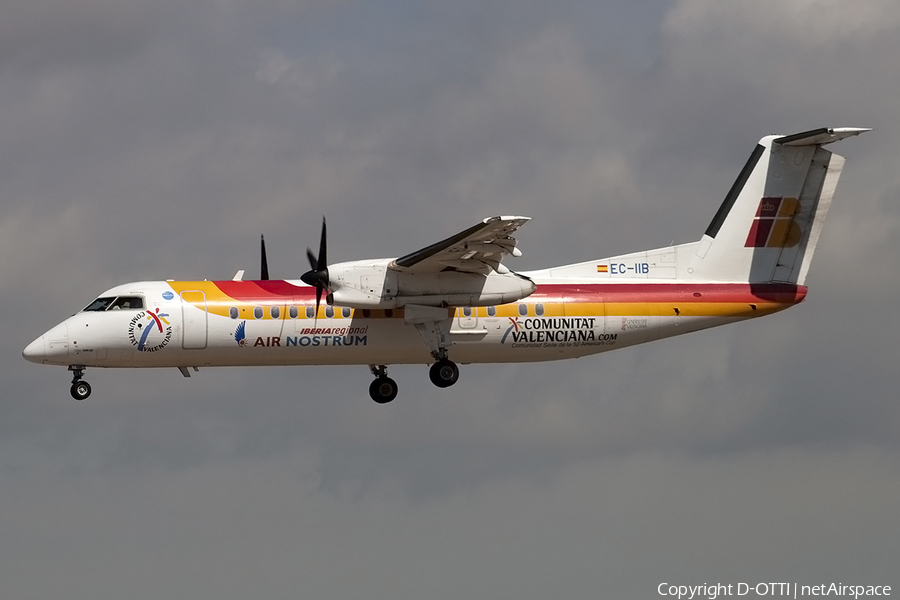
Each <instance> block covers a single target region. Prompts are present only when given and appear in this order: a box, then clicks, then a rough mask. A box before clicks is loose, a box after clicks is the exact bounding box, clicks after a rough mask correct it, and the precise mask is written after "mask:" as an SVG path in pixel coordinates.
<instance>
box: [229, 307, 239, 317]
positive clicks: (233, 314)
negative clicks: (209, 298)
mask: <svg viewBox="0 0 900 600" xmlns="http://www.w3.org/2000/svg"><path fill="white" fill-rule="evenodd" d="M238 314H239V313H238V309H237V306H232V307H231V308H229V309H228V316H229V317H231V318H232V319H237V318H238Z"/></svg>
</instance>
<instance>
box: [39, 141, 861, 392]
mask: <svg viewBox="0 0 900 600" xmlns="http://www.w3.org/2000/svg"><path fill="white" fill-rule="evenodd" d="M866 131H870V130H869V129H864V128H854V127H843V128H823V129H816V130H812V131H805V132H802V133H797V134H793V135H769V136H766V137H763V138H762V139H761V140H760V141H759V143H758V144H757V145H756V147H755V148H754V150H753V152H752V153H751V155H750V158H749V160H748V161H747V163H746V164H745V166H744V167H743V169H742V170H741V171H740V173H739V174H738V177H737V179H736V180H735V182H734V184H733V185H732V187H731V189H730V190H729V192H728V194H727V195H726V196H725V199H724V201H723V202H722V204H721V205H720V207H719V209H718V211H717V212H716V213H715V215H714V216H713V219H712V221H711V222H710V224H709V226H708V227H707V228H706V231H705V232H704V234H703V236H702V237H701V238H700V239H699V240H697V241H695V242H691V243H686V244H680V245H670V246H665V247H661V248H657V249H653V250H646V251H642V252H634V253H630V254H623V255H620V256H613V257H610V258H603V259H598V260H590V261H587V262H579V263H575V264H568V265H563V266H558V267H551V268H548V269H542V270H536V271H522V272H515V271H512V270H510V269H509V268H507V267H506V266H505V265H504V264H503V260H504V259H505V258H506V257H507V256H509V255H512V256H520V255H521V251H520V250H519V249H518V241H517V240H516V238H515V237H513V235H514V234H515V232H516V231H517V230H518V229H519V228H520V227H522V226H523V225H524V224H525V223H527V222H528V221H529V220H530V219H529V217H521V216H494V217H490V218H487V219H484V220H483V221H481V222H479V223H477V224H476V225H474V226H472V227H470V228H468V229H466V230H465V231H462V232H460V233H458V234H456V235H453V236H451V237H449V238H447V239H445V240H442V241H440V242H437V243H435V244H432V245H430V246H427V247H425V248H422V249H421V250H417V251H415V252H412V253H410V254H405V255H403V256H399V257H396V258H382V259H367V260H356V261H350V262H341V263H336V264H329V263H328V260H327V230H326V223H325V219H324V218H323V220H322V229H321V234H320V241H319V251H318V254H315V253H313V252H312V251H311V250H309V249H307V258H308V260H309V263H310V270H309V271H307V272H306V273H304V274H303V275H301V276H300V278H299V280H273V279H269V275H268V265H267V259H266V253H265V240H264V239H263V238H261V240H260V245H261V255H262V259H261V275H260V279H259V280H253V281H250V280H247V281H244V280H243V274H244V271H238V273H237V274H236V275H235V277H234V279H233V280H231V281H207V280H204V281H174V280H166V281H140V282H135V283H126V284H124V285H119V286H116V287H113V288H111V289H109V290H107V291H105V292H103V293H102V294H100V295H99V296H98V297H97V298H96V299H95V300H94V301H92V302H91V303H90V304H88V305H87V306H86V307H85V308H84V309H83V310H81V311H80V312H78V313H76V314H75V315H73V316H71V317H69V318H68V319H66V320H65V321H63V322H62V323H60V324H58V325H56V326H55V327H53V328H52V329H50V330H49V331H47V332H46V333H44V334H43V335H41V336H40V337H38V338H37V339H36V340H34V341H33V342H32V343H31V344H29V345H28V346H27V347H26V348H25V349H24V351H23V352H22V354H23V356H24V358H25V359H27V360H29V361H31V362H35V363H39V364H48V365H61V366H67V367H68V370H69V371H71V372H72V373H73V378H72V385H71V388H70V393H71V395H72V397H73V398H75V399H76V400H84V399H86V398H87V397H88V396H90V395H91V386H90V384H88V382H87V381H85V380H84V372H85V369H86V368H88V367H103V368H121V367H158V368H161V367H169V368H172V367H175V368H178V369H179V371H181V374H182V375H183V376H184V377H190V376H191V370H193V371H195V372H196V371H198V370H199V367H213V366H264V365H367V366H368V367H369V369H370V371H371V373H372V375H374V380H373V381H372V383H371V385H370V386H369V395H370V396H371V398H372V399H373V400H374V401H375V402H378V403H382V404H383V403H387V402H391V401H392V400H394V398H395V397H396V396H397V383H396V382H395V381H394V380H393V379H391V378H390V377H388V375H387V368H388V366H389V365H395V364H431V367H430V370H429V376H430V379H431V381H432V383H434V385H436V386H438V387H440V388H446V387H449V386H452V385H453V384H455V383H456V382H457V380H458V379H459V368H458V366H457V362H459V363H462V364H469V363H517V362H537V361H548V360H560V359H567V358H576V357H582V356H586V355H590V354H596V353H600V352H606V351H610V350H616V349H619V348H625V347H628V346H633V345H635V344H641V343H645V342H649V341H652V340H658V339H662V338H667V337H671V336H675V335H680V334H683V333H689V332H694V331H698V330H701V329H706V328H709V327H715V326H718V325H724V324H728V323H734V322H738V321H743V320H746V319H751V318H755V317H761V316H764V315H769V314H772V313H775V312H778V311H781V310H784V309H786V308H789V307H791V306H794V305H795V304H798V303H800V302H802V301H803V299H804V298H805V297H806V293H807V287H806V278H807V273H808V271H809V265H810V261H811V259H812V256H813V252H814V250H815V248H816V244H817V243H818V241H819V236H820V234H821V231H822V226H823V223H824V221H825V217H826V215H827V213H828V209H829V207H830V205H831V202H832V198H833V196H834V191H835V186H836V184H837V181H838V179H839V177H840V175H841V171H842V168H843V165H844V159H843V157H841V156H839V155H837V154H834V153H833V152H831V151H829V150H826V149H825V148H824V146H825V145H827V144H831V143H833V142H836V141H839V140H843V139H845V138H848V137H852V136H856V135H859V134H860V133H863V132H866ZM323 296H324V297H325V303H324V304H323V303H322V298H323Z"/></svg>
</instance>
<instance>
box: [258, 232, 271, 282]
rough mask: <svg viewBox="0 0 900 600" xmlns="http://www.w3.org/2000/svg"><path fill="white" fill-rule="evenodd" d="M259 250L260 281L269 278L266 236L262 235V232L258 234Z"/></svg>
mask: <svg viewBox="0 0 900 600" xmlns="http://www.w3.org/2000/svg"><path fill="white" fill-rule="evenodd" d="M259 250H260V266H259V278H260V280H262V281H266V280H268V279H269V261H268V259H267V258H266V238H265V237H263V235H262V234H260V236H259Z"/></svg>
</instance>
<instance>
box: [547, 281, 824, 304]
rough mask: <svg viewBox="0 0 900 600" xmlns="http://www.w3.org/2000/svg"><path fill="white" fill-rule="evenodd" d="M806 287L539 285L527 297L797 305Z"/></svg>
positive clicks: (571, 299) (708, 284)
mask: <svg viewBox="0 0 900 600" xmlns="http://www.w3.org/2000/svg"><path fill="white" fill-rule="evenodd" d="M805 297H806V287H805V286H798V285H793V284H788V283H760V284H750V283H696V284H690V283H684V282H681V283H598V284H565V283H562V284H541V285H538V288H537V291H535V293H534V294H532V295H531V296H530V298H533V299H541V300H543V301H545V302H562V301H569V302H573V301H574V302H668V301H682V302H683V301H693V302H742V303H754V302H777V303H779V304H797V303H798V302H802V301H803V299H804V298H805Z"/></svg>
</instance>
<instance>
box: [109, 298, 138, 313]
mask: <svg viewBox="0 0 900 600" xmlns="http://www.w3.org/2000/svg"><path fill="white" fill-rule="evenodd" d="M135 308H144V299H143V298H141V297H140V296H119V297H118V298H116V301H115V302H113V303H112V306H110V307H109V309H107V310H119V309H135Z"/></svg>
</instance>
